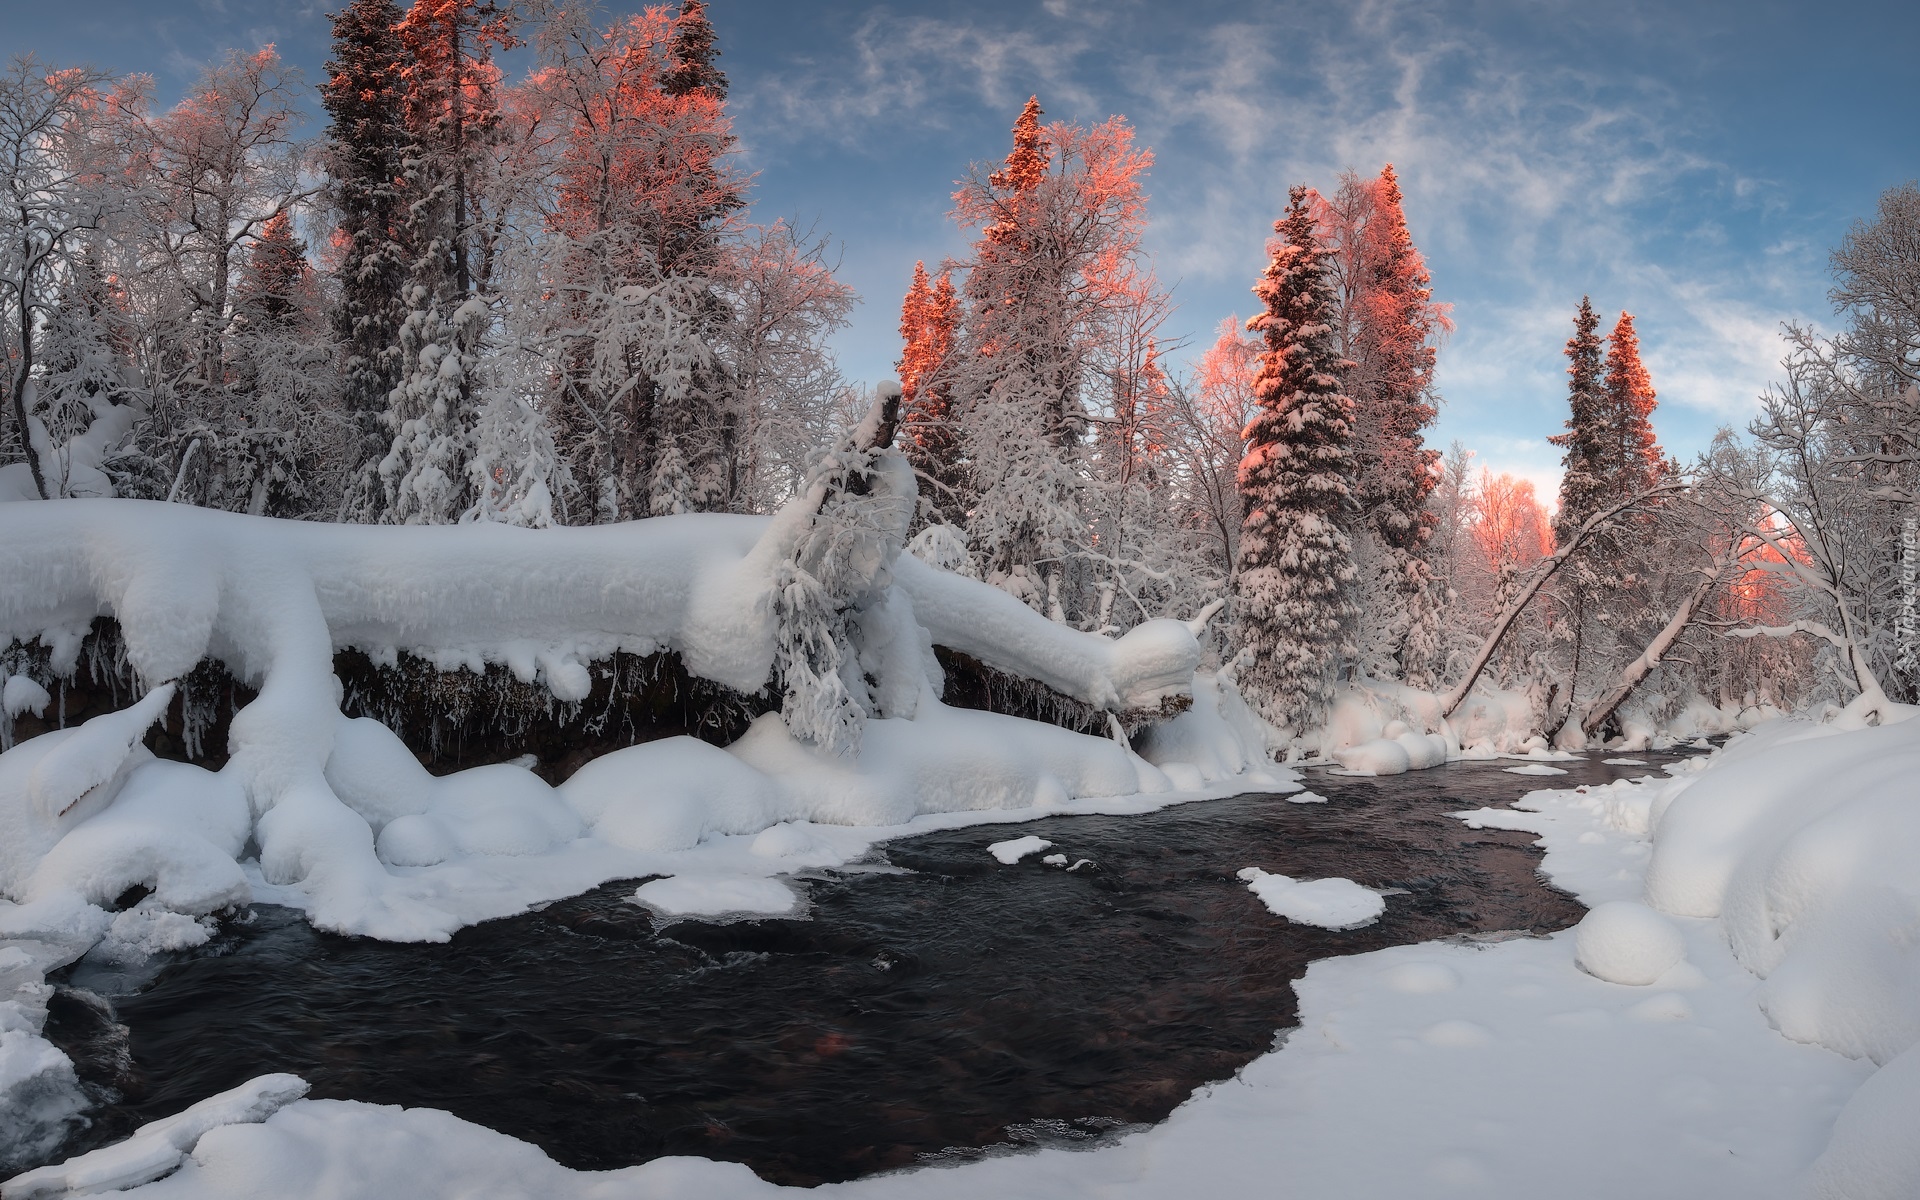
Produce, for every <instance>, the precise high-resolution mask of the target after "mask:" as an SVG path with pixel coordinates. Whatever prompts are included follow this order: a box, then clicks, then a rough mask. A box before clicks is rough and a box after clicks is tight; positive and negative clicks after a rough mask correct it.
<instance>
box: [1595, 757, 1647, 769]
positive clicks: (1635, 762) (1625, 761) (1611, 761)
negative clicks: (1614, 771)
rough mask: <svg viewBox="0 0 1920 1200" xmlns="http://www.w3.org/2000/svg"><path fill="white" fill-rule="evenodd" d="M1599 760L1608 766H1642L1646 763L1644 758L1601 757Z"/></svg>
mask: <svg viewBox="0 0 1920 1200" xmlns="http://www.w3.org/2000/svg"><path fill="white" fill-rule="evenodd" d="M1600 761H1601V762H1603V763H1605V764H1607V765H1608V766H1610V767H1644V766H1646V765H1647V760H1646V759H1644V758H1603V759H1601V760H1600Z"/></svg>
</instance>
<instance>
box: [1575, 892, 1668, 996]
mask: <svg viewBox="0 0 1920 1200" xmlns="http://www.w3.org/2000/svg"><path fill="white" fill-rule="evenodd" d="M1573 957H1574V961H1575V962H1577V963H1579V964H1580V968H1581V970H1583V971H1585V972H1586V973H1587V974H1589V975H1592V976H1594V977H1595V978H1596V979H1604V980H1606V981H1607V982H1608V983H1624V984H1630V985H1632V986H1635V987H1644V986H1645V985H1647V984H1649V983H1652V982H1653V981H1654V980H1656V979H1659V978H1660V977H1661V976H1662V975H1665V974H1666V973H1667V972H1668V971H1669V970H1671V969H1672V968H1673V967H1674V966H1675V965H1677V964H1678V963H1679V962H1680V960H1681V959H1683V958H1684V957H1686V943H1685V942H1684V941H1683V940H1681V937H1680V931H1679V930H1678V929H1675V928H1674V927H1673V922H1671V921H1669V920H1667V919H1666V918H1665V917H1663V916H1661V915H1660V914H1659V913H1657V912H1655V911H1653V910H1652V909H1650V908H1648V907H1647V906H1646V905H1644V904H1636V903H1634V902H1633V901H1631V900H1614V901H1611V902H1609V903H1606V904H1602V905H1599V906H1598V907H1596V908H1594V909H1593V911H1591V912H1589V913H1588V914H1587V915H1586V916H1585V917H1584V918H1582V920H1581V922H1580V924H1579V926H1578V927H1576V928H1575V930H1574V937H1573Z"/></svg>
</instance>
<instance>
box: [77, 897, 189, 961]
mask: <svg viewBox="0 0 1920 1200" xmlns="http://www.w3.org/2000/svg"><path fill="white" fill-rule="evenodd" d="M211 926H212V921H211V919H209V918H204V917H201V918H196V917H190V916H187V915H186V914H185V913H177V912H173V911H171V910H169V909H167V908H164V907H162V906H161V905H160V903H159V897H157V896H148V897H146V898H145V899H143V900H141V901H140V903H138V904H136V905H134V906H133V907H132V908H129V909H127V910H126V911H125V912H122V913H116V914H114V918H113V924H112V925H109V926H108V927H107V935H106V936H105V937H104V938H102V939H101V940H100V944H99V945H97V946H95V947H94V948H93V950H92V951H91V952H90V954H91V956H92V957H93V958H97V959H104V960H106V961H107V962H122V963H137V962H142V961H145V960H146V959H149V958H152V957H153V956H154V955H156V954H166V953H169V952H171V951H174V950H191V949H192V948H193V947H195V946H204V945H206V944H207V942H208V940H209V939H211V938H212V937H213V929H212V927H211Z"/></svg>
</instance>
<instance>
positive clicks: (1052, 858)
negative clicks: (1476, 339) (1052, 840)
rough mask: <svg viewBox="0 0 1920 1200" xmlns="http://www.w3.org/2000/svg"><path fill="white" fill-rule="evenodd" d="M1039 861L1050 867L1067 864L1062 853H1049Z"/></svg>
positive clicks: (1065, 857)
mask: <svg viewBox="0 0 1920 1200" xmlns="http://www.w3.org/2000/svg"><path fill="white" fill-rule="evenodd" d="M1040 861H1041V862H1043V863H1045V864H1047V865H1048V866H1050V867H1064V866H1066V865H1067V856H1066V855H1064V854H1049V855H1047V856H1046V857H1045V858H1043V859H1041V860H1040Z"/></svg>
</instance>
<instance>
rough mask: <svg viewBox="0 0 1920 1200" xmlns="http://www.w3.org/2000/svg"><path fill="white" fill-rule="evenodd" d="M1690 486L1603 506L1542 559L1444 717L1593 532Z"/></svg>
mask: <svg viewBox="0 0 1920 1200" xmlns="http://www.w3.org/2000/svg"><path fill="white" fill-rule="evenodd" d="M1689 486H1690V485H1689V484H1687V483H1686V482H1685V481H1681V480H1676V481H1673V482H1670V483H1663V484H1659V485H1657V486H1655V487H1651V488H1648V489H1646V490H1645V491H1642V492H1639V493H1637V494H1635V495H1633V496H1629V497H1628V498H1627V499H1625V500H1622V501H1620V502H1619V503H1617V504H1613V505H1611V506H1609V507H1607V508H1603V509H1601V510H1600V511H1598V512H1596V513H1594V514H1593V515H1592V516H1591V517H1588V518H1587V519H1586V521H1585V522H1584V523H1583V524H1582V525H1581V526H1580V528H1579V529H1577V530H1575V531H1574V533H1573V536H1572V537H1570V538H1568V539H1567V540H1566V542H1565V543H1564V544H1563V545H1561V546H1560V548H1559V549H1557V550H1555V551H1554V552H1553V553H1552V554H1550V555H1548V556H1547V557H1546V558H1543V559H1541V560H1540V562H1539V564H1538V565H1537V566H1535V567H1534V568H1533V573H1532V574H1531V575H1529V576H1528V577H1527V581H1526V583H1524V584H1522V585H1521V586H1520V590H1519V591H1517V592H1515V593H1514V595H1513V599H1511V600H1509V601H1508V602H1507V606H1506V608H1505V609H1504V610H1502V612H1501V613H1500V615H1499V617H1497V618H1496V619H1495V620H1494V623H1493V629H1492V631H1491V632H1489V633H1488V634H1487V637H1486V640H1485V641H1484V642H1482V643H1481V644H1480V650H1479V653H1477V654H1476V655H1475V656H1474V659H1473V662H1472V663H1471V664H1470V665H1469V666H1468V667H1467V671H1466V674H1465V675H1463V676H1461V679H1460V682H1459V683H1457V684H1455V685H1454V686H1453V690H1452V691H1450V692H1448V693H1447V695H1446V698H1445V699H1443V700H1442V701H1441V702H1440V715H1441V716H1442V717H1443V718H1444V717H1450V716H1452V715H1453V712H1454V710H1455V709H1457V708H1459V707H1460V705H1461V702H1462V701H1464V700H1466V698H1467V693H1468V692H1470V691H1472V690H1473V685H1474V684H1475V683H1476V682H1478V681H1479V679H1480V673H1481V672H1482V671H1484V670H1486V668H1487V664H1488V663H1489V662H1491V661H1492V660H1493V654H1494V651H1496V650H1498V649H1499V648H1500V639H1501V638H1503V637H1505V636H1506V635H1507V630H1508V629H1510V628H1512V627H1513V623H1514V621H1516V620H1518V619H1519V616H1520V613H1521V611H1522V610H1523V609H1525V608H1526V606H1527V604H1528V603H1529V602H1530V601H1531V600H1532V599H1533V598H1534V596H1536V595H1538V594H1539V592H1540V589H1541V588H1542V587H1544V586H1545V585H1546V582H1547V580H1549V579H1552V578H1553V576H1554V573H1555V572H1557V571H1559V570H1560V568H1561V567H1563V566H1565V565H1566V564H1567V562H1568V560H1570V559H1571V558H1572V557H1573V556H1574V554H1575V553H1577V552H1578V551H1579V549H1580V547H1581V546H1582V545H1583V544H1584V543H1585V542H1586V541H1587V539H1588V538H1590V537H1592V536H1593V534H1594V533H1595V532H1596V531H1598V530H1600V529H1601V528H1604V527H1605V526H1607V525H1610V524H1611V523H1612V522H1613V521H1615V520H1616V519H1617V518H1619V517H1620V516H1622V515H1623V514H1625V513H1627V512H1630V511H1632V510H1633V509H1636V508H1639V507H1641V506H1642V505H1645V504H1646V503H1648V502H1649V501H1651V500H1655V499H1658V498H1659V497H1661V496H1667V495H1672V494H1674V493H1677V492H1683V491H1685V490H1687V488H1688V487H1689Z"/></svg>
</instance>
